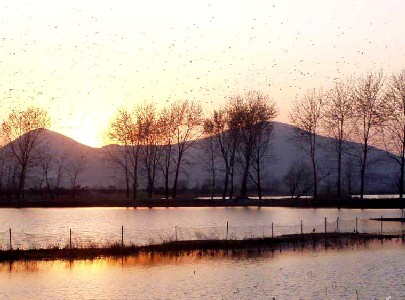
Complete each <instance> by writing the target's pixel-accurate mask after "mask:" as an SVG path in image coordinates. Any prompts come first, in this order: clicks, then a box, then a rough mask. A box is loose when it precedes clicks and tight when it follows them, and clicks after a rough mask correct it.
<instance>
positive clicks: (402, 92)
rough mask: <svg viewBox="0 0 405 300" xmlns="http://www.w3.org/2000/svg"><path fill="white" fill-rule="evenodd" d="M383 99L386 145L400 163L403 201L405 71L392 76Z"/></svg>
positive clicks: (400, 183)
mask: <svg viewBox="0 0 405 300" xmlns="http://www.w3.org/2000/svg"><path fill="white" fill-rule="evenodd" d="M383 98H384V102H385V112H386V116H387V118H386V120H385V124H384V144H385V149H386V150H387V153H388V155H389V157H391V158H392V159H393V160H394V161H395V162H397V163H398V166H399V184H398V187H399V198H400V199H403V194H404V170H405V69H403V70H402V71H401V72H399V73H398V74H394V75H392V76H391V78H390V80H389V81H388V84H387V87H386V90H385V94H384V97H383ZM392 153H393V154H394V155H393V154H392Z"/></svg>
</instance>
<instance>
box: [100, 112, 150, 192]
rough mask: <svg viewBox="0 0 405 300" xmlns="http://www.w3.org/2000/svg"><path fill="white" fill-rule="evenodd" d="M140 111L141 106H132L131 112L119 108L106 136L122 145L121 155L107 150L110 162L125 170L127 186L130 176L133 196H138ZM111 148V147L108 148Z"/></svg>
mask: <svg viewBox="0 0 405 300" xmlns="http://www.w3.org/2000/svg"><path fill="white" fill-rule="evenodd" d="M141 111H142V107H141V106H137V107H135V108H134V111H133V113H130V112H128V111H127V110H125V109H120V110H118V112H117V115H116V117H115V118H114V120H113V121H112V122H111V123H110V127H109V131H108V136H109V138H110V140H111V141H112V142H115V143H117V144H118V145H120V146H122V147H124V150H123V151H121V154H123V157H122V158H120V157H119V156H116V154H117V152H112V151H110V152H109V155H110V158H112V162H113V163H116V164H117V165H118V166H120V167H121V168H122V169H123V170H124V172H125V178H126V182H127V187H128V186H129V179H128V178H129V177H128V175H129V176H131V177H132V187H133V198H134V200H136V199H137V197H138V192H137V191H138V164H139V151H140V143H141V142H140V130H141V128H140V124H139V122H138V116H139V114H140V113H141ZM110 150H111V148H110Z"/></svg>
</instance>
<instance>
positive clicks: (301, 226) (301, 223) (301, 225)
mask: <svg viewBox="0 0 405 300" xmlns="http://www.w3.org/2000/svg"><path fill="white" fill-rule="evenodd" d="M303 233H304V231H303V228H302V220H301V234H303Z"/></svg>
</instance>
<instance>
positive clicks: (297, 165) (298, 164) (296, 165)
mask: <svg viewBox="0 0 405 300" xmlns="http://www.w3.org/2000/svg"><path fill="white" fill-rule="evenodd" d="M308 170H309V166H308V165H307V164H305V163H303V162H302V160H298V159H297V160H295V161H293V162H292V163H291V165H290V167H289V169H288V171H287V174H286V175H285V176H284V178H283V179H284V183H285V184H286V185H287V187H288V189H289V190H290V195H291V198H294V197H295V198H297V199H298V198H299V197H301V196H303V195H304V194H306V193H307V192H309V190H310V189H311V187H312V185H308V186H306V185H305V183H307V179H308V177H310V176H311V174H310V172H309V171H308Z"/></svg>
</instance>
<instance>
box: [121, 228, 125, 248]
mask: <svg viewBox="0 0 405 300" xmlns="http://www.w3.org/2000/svg"><path fill="white" fill-rule="evenodd" d="M121 248H124V226H121Z"/></svg>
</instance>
